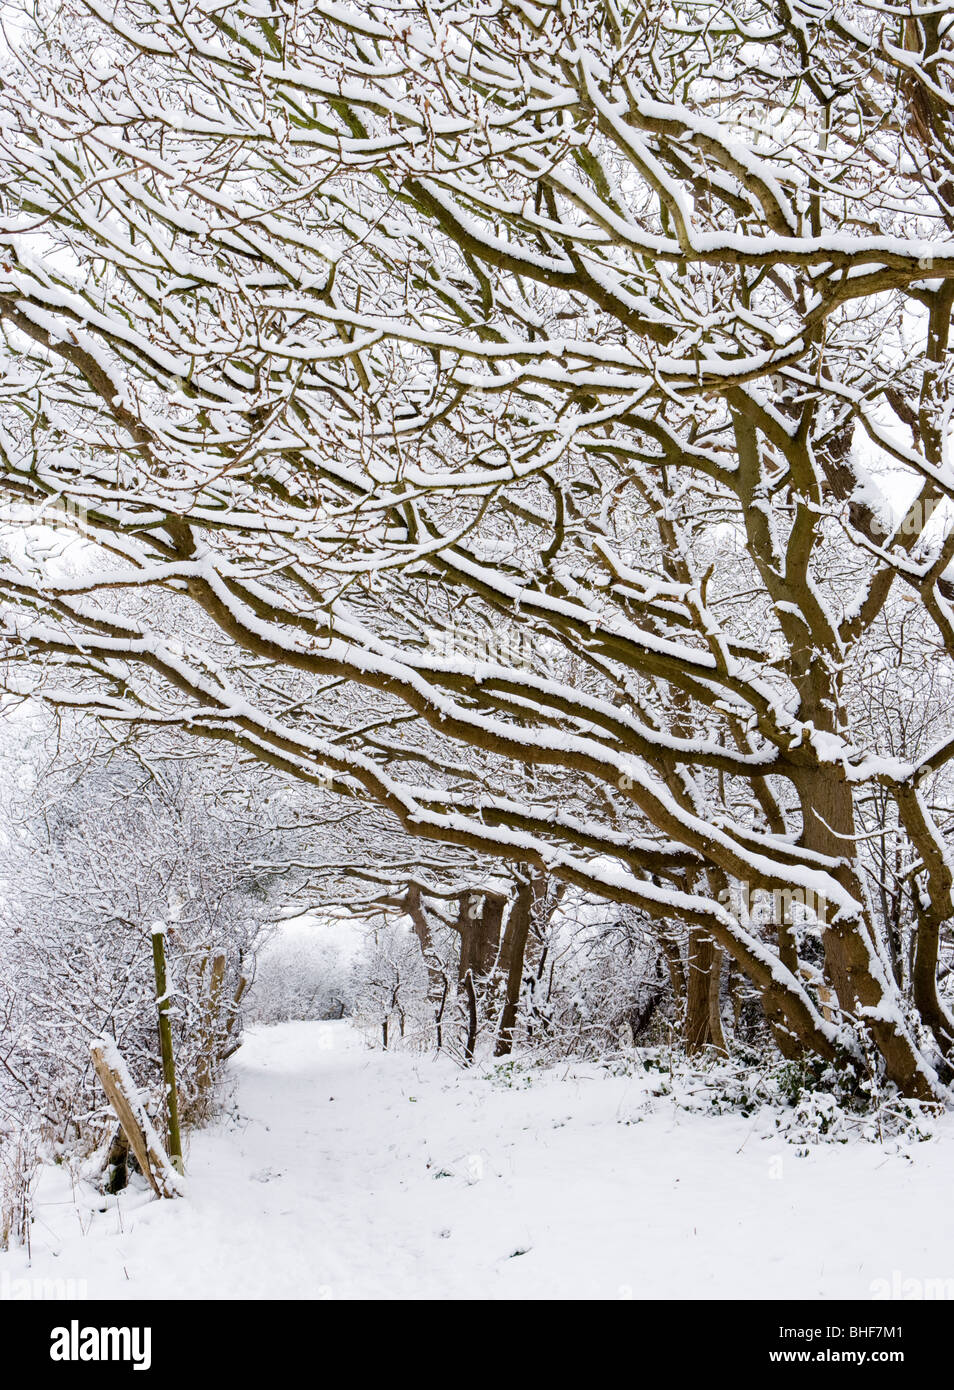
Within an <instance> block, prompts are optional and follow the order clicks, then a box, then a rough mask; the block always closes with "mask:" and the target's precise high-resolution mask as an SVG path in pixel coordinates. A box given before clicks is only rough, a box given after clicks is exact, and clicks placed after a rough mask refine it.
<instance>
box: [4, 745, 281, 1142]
mask: <svg viewBox="0 0 954 1390" xmlns="http://www.w3.org/2000/svg"><path fill="white" fill-rule="evenodd" d="M17 803H18V804H17V807H16V809H15V810H14V809H13V808H12V807H8V826H9V828H8V830H7V832H6V835H5V844H4V881H3V885H2V900H0V1058H2V1061H3V1068H2V1069H0V1105H3V1106H5V1107H6V1108H7V1110H8V1111H9V1112H11V1113H12V1114H14V1115H21V1116H22V1115H24V1114H33V1115H36V1116H39V1117H41V1118H42V1121H43V1124H44V1126H45V1127H46V1130H47V1132H48V1133H49V1136H50V1138H51V1139H52V1140H53V1141H55V1142H56V1143H58V1144H60V1145H61V1146H63V1147H64V1148H65V1149H67V1150H72V1151H76V1152H79V1153H83V1152H88V1151H89V1150H91V1149H92V1148H95V1147H96V1146H97V1145H98V1144H100V1143H101V1142H104V1141H105V1140H106V1139H108V1131H109V1130H110V1129H111V1128H112V1127H114V1124H115V1121H114V1119H113V1118H112V1117H111V1115H110V1113H109V1112H108V1109H107V1106H106V1103H105V1097H104V1095H103V1094H102V1091H101V1089H100V1087H99V1083H98V1081H97V1079H96V1077H95V1074H94V1072H93V1070H92V1067H91V1064H90V1058H89V1048H90V1043H91V1041H93V1040H94V1039H96V1038H98V1037H99V1036H100V1035H102V1034H104V1033H105V1034H108V1035H110V1036H112V1037H114V1038H115V1039H116V1040H117V1042H118V1045H119V1048H120V1050H121V1051H122V1053H123V1055H124V1056H125V1058H126V1060H127V1063H128V1065H129V1068H130V1070H131V1072H132V1073H133V1075H134V1076H135V1078H136V1080H137V1082H138V1083H139V1084H140V1085H141V1086H143V1087H144V1088H145V1090H146V1092H147V1094H149V1095H150V1096H151V1097H152V1100H153V1104H154V1106H155V1109H156V1113H157V1117H159V1118H160V1120H161V1118H162V1117H163V1116H164V1107H162V1106H161V1105H159V1104H158V1100H159V1097H160V1095H161V1064H160V1059H159V1055H158V1050H159V1049H158V1040H157V1012H156V985H155V977H154V971H153V957H152V933H153V930H154V928H155V926H156V924H163V925H164V927H165V949H166V962H167V970H168V993H169V996H170V998H171V1005H170V1009H169V1015H170V1018H171V1021H172V1028H173V1039H174V1051H175V1059H176V1068H177V1074H178V1083H179V1091H180V1108H181V1113H182V1116H183V1118H184V1120H185V1121H187V1122H188V1121H190V1120H193V1121H194V1120H198V1119H201V1118H202V1117H203V1115H204V1114H205V1113H207V1111H208V1109H209V1106H210V1104H211V1103H212V1101H213V1095H214V1082H215V1078H216V1075H217V1073H218V1069H219V1065H220V1061H221V1059H222V1058H223V1057H224V1056H225V1055H227V1054H228V1052H229V1051H230V1050H232V1049H233V1048H234V1047H235V1046H236V1045H237V1043H238V1041H239V1038H240V1031H241V1008H240V1006H241V1002H242V998H243V995H244V993H245V991H246V989H247V986H248V983H249V981H250V980H251V977H252V973H253V969H254V955H255V949H256V946H257V943H258V941H259V938H260V936H261V932H262V928H263V925H264V922H265V920H266V918H267V915H268V912H269V910H270V900H269V895H268V886H267V882H266V881H265V878H264V876H263V875H259V874H258V873H257V871H255V870H254V869H249V867H248V865H249V863H250V862H251V861H252V860H253V859H254V857H255V856H256V852H257V851H259V852H260V850H261V845H262V840H263V836H264V834H265V831H264V830H263V826H262V821H263V820H264V818H263V817H261V815H260V812H261V809H262V808H261V807H260V806H257V805H256V798H255V796H254V794H253V793H251V792H244V793H243V792H241V791H240V792H237V793H236V794H235V795H234V796H230V795H228V794H227V792H226V791H225V790H224V789H223V791H222V792H219V793H214V792H211V791H210V790H209V789H208V787H207V785H206V784H204V783H202V782H199V781H197V780H196V778H195V768H194V765H193V764H189V763H180V762H176V761H174V760H171V761H170V760H166V761H164V762H162V763H159V764H156V765H152V766H149V767H146V766H144V765H143V764H142V763H140V762H139V761H137V760H135V759H131V758H124V757H120V756H116V757H114V758H113V759H112V761H110V762H108V763H104V762H102V761H97V760H94V761H93V762H91V763H90V764H89V765H87V766H84V767H82V768H76V767H73V768H71V769H67V768H61V769H55V768H54V769H48V770H47V771H46V774H45V776H44V778H43V781H42V783H41V784H37V785H35V786H34V788H33V790H32V792H31V793H30V794H29V795H28V796H26V797H24V796H23V789H22V787H21V788H20V789H19V794H18V798H17ZM24 803H25V804H24ZM265 825H266V827H267V821H266V822H265Z"/></svg>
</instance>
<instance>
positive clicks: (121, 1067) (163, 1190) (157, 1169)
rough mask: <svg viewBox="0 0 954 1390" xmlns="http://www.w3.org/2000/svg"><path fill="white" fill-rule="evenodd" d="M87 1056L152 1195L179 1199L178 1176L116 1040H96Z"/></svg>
mask: <svg viewBox="0 0 954 1390" xmlns="http://www.w3.org/2000/svg"><path fill="white" fill-rule="evenodd" d="M90 1055H91V1057H92V1059H93V1066H94V1067H95V1068H96V1075H97V1076H98V1077H99V1079H100V1082H101V1083H102V1087H103V1090H104V1091H105V1092H106V1098H107V1100H108V1101H109V1103H110V1105H111V1106H112V1108H113V1112H114V1114H115V1115H116V1118H117V1119H118V1121H119V1123H120V1124H121V1125H122V1128H123V1133H124V1134H125V1136H126V1138H127V1139H128V1140H129V1147H130V1148H131V1149H132V1151H133V1153H134V1154H135V1155H136V1161H137V1162H138V1164H139V1167H140V1168H141V1169H142V1171H143V1174H144V1176H145V1178H146V1180H147V1181H148V1183H149V1185H150V1187H151V1188H152V1190H153V1192H155V1194H156V1196H157V1197H178V1196H179V1195H180V1193H181V1190H182V1189H181V1186H180V1184H179V1180H178V1176H177V1174H176V1173H175V1172H174V1171H173V1169H172V1168H170V1166H169V1160H168V1159H167V1158H166V1155H165V1153H164V1152H163V1148H162V1144H161V1143H160V1142H159V1136H158V1135H157V1134H156V1131H155V1130H154V1129H153V1126H152V1121H151V1120H150V1119H149V1116H148V1114H147V1113H146V1107H145V1105H144V1104H143V1100H142V1097H141V1095H140V1093H139V1088H138V1087H137V1086H136V1085H135V1083H134V1082H133V1080H132V1077H131V1076H130V1075H129V1072H128V1070H127V1068H126V1064H125V1062H124V1061H123V1058H122V1055H121V1054H120V1051H119V1048H118V1047H117V1046H116V1042H115V1040H114V1039H112V1038H99V1039H97V1041H96V1042H94V1043H93V1045H92V1047H91V1049H90Z"/></svg>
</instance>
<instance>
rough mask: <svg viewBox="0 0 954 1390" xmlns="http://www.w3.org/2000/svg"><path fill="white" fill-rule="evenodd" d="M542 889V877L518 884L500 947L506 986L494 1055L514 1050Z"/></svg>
mask: <svg viewBox="0 0 954 1390" xmlns="http://www.w3.org/2000/svg"><path fill="white" fill-rule="evenodd" d="M540 891H541V884H540V882H539V880H537V881H534V880H533V879H529V878H528V879H527V880H526V881H521V882H520V883H519V885H518V888H517V896H516V899H515V901H514V904H513V907H512V908H511V909H510V917H509V920H508V922H507V930H506V931H505V933H504V939H503V944H502V946H501V949H500V959H501V967H502V968H503V969H504V970H505V971H506V975H507V990H506V996H505V998H504V1006H503V1011H502V1012H501V1015H500V1025H499V1028H498V1032H497V1042H496V1044H495V1046H494V1056H495V1057H508V1056H509V1055H510V1053H511V1051H512V1050H513V1030H514V1027H515V1025H516V1022H517V1010H518V1007H519V1004H520V987H521V985H522V983H523V962H524V956H525V954H526V950H527V938H528V937H529V935H530V927H531V926H532V924H533V908H534V904H535V903H536V901H537V899H538V897H539V896H540Z"/></svg>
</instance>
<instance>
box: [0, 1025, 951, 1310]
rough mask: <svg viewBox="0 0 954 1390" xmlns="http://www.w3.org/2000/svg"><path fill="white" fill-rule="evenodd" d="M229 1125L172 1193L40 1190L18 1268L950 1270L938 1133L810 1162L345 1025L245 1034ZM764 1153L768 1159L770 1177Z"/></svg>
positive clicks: (494, 1292) (670, 1279)
mask: <svg viewBox="0 0 954 1390" xmlns="http://www.w3.org/2000/svg"><path fill="white" fill-rule="evenodd" d="M233 1067H234V1071H235V1078H236V1083H237V1090H236V1098H235V1106H236V1114H235V1115H233V1116H232V1117H231V1118H230V1119H227V1120H225V1121H222V1122H220V1123H219V1124H217V1125H216V1126H214V1127H213V1128H210V1129H209V1130H207V1131H204V1132H200V1133H197V1134H194V1135H193V1136H192V1141H191V1151H190V1154H189V1159H188V1170H189V1192H190V1195H189V1198H188V1200H186V1201H182V1202H168V1203H157V1202H154V1201H148V1200H146V1199H145V1196H144V1194H141V1193H138V1192H137V1193H132V1192H130V1193H127V1194H124V1195H123V1196H122V1197H121V1198H120V1199H118V1200H111V1202H110V1205H109V1207H108V1209H107V1210H106V1211H100V1210H98V1209H97V1207H102V1205H103V1199H102V1198H96V1197H95V1195H94V1194H92V1193H91V1192H89V1191H86V1192H85V1194H84V1192H83V1191H82V1190H81V1191H80V1192H78V1193H77V1194H75V1197H76V1200H74V1194H72V1193H71V1191H70V1188H69V1185H68V1183H67V1180H66V1178H65V1175H63V1174H62V1173H61V1171H60V1170H49V1171H48V1172H47V1173H45V1175H44V1178H43V1181H42V1184H41V1186H40V1189H39V1191H38V1194H37V1196H38V1209H37V1221H36V1223H35V1227H34V1231H35V1234H34V1251H33V1265H32V1268H31V1269H29V1270H27V1268H26V1261H25V1257H24V1255H23V1254H22V1253H20V1252H14V1253H11V1254H8V1255H0V1297H2V1296H3V1293H4V1290H5V1289H6V1290H7V1293H8V1296H9V1291H10V1290H11V1289H12V1288H14V1287H15V1286H14V1285H13V1284H12V1283H11V1281H12V1280H15V1279H17V1278H18V1277H21V1276H23V1275H25V1274H27V1273H29V1274H30V1275H31V1276H32V1277H34V1278H37V1277H38V1278H58V1279H78V1280H85V1281H86V1286H87V1291H88V1295H89V1296H90V1297H92V1298H100V1297H109V1298H114V1297H120V1298H122V1297H127V1298H136V1297H175V1298H216V1297H218V1298H232V1297H251V1298H355V1297H359V1298H360V1297H370V1298H406V1297H412V1298H457V1297H468V1296H476V1297H484V1298H486V1297H490V1298H535V1297H536V1298H540V1297H543V1298H551V1297H571V1298H611V1299H615V1298H626V1297H635V1298H645V1297H702V1298H709V1297H739V1298H753V1297H754V1298H775V1297H789V1296H792V1297H809V1298H811V1297H825V1298H832V1297H848V1298H866V1297H869V1296H870V1289H871V1282H872V1280H875V1279H878V1278H886V1279H889V1280H890V1279H891V1278H892V1274H893V1272H894V1271H895V1270H897V1271H899V1272H900V1275H901V1277H902V1278H916V1279H921V1280H926V1279H938V1278H951V1279H952V1284H951V1288H952V1290H954V1208H952V1204H951V1203H950V1200H949V1186H950V1173H951V1171H952V1166H954V1165H952V1159H954V1123H951V1124H948V1123H947V1122H945V1125H944V1126H943V1128H942V1132H941V1137H940V1138H938V1139H936V1140H934V1141H932V1142H930V1143H928V1144H922V1145H919V1146H917V1149H916V1150H915V1151H914V1158H913V1161H912V1160H910V1159H907V1158H905V1157H903V1156H901V1155H894V1156H886V1155H885V1153H884V1152H883V1151H881V1150H879V1149H878V1148H877V1147H875V1146H873V1145H864V1144H852V1145H850V1146H846V1147H841V1146H830V1147H826V1148H823V1149H819V1150H816V1151H815V1152H814V1153H813V1154H812V1155H810V1156H809V1157H807V1158H799V1157H797V1156H796V1155H795V1153H794V1151H793V1150H792V1149H791V1148H790V1147H788V1146H786V1145H785V1144H783V1143H782V1142H780V1141H779V1140H778V1139H777V1138H776V1137H774V1136H770V1137H762V1135H761V1133H760V1132H759V1131H760V1126H759V1124H755V1125H753V1122H752V1121H751V1120H744V1119H741V1118H739V1117H734V1116H733V1117H710V1116H702V1115H687V1114H685V1113H684V1112H681V1111H677V1110H675V1109H673V1107H672V1106H671V1104H670V1103H668V1102H666V1101H656V1102H655V1112H654V1113H652V1114H649V1115H648V1116H646V1117H645V1118H644V1119H643V1120H642V1121H641V1122H639V1123H631V1124H626V1123H622V1122H621V1121H624V1120H626V1119H627V1118H628V1117H629V1116H635V1115H636V1111H637V1108H638V1106H639V1103H640V1101H641V1100H642V1099H643V1095H644V1092H643V1083H642V1082H641V1081H640V1080H639V1079H637V1078H632V1077H629V1078H627V1077H607V1076H605V1075H600V1076H598V1075H597V1074H596V1073H592V1074H591V1073H589V1072H588V1071H587V1070H586V1069H576V1070H575V1071H574V1072H572V1073H571V1074H570V1075H569V1076H565V1075H564V1073H562V1072H555V1073H554V1072H550V1073H547V1074H546V1075H545V1076H539V1075H537V1074H534V1076H533V1079H532V1083H531V1084H530V1085H529V1086H524V1085H523V1084H522V1082H521V1084H518V1085H516V1086H514V1088H512V1089H509V1088H507V1087H503V1086H501V1085H500V1084H492V1083H491V1082H490V1081H489V1080H487V1079H486V1078H485V1077H481V1076H477V1075H464V1074H461V1073H460V1072H458V1071H457V1070H455V1069H454V1068H453V1067H452V1066H451V1065H450V1064H445V1063H440V1064H435V1063H434V1062H432V1061H430V1060H428V1059H423V1058H414V1057H408V1056H401V1055H394V1054H391V1055H384V1054H380V1053H375V1052H370V1051H368V1050H367V1049H366V1048H365V1047H364V1045H363V1044H362V1042H361V1041H360V1039H358V1038H357V1037H356V1035H355V1034H354V1033H353V1032H352V1031H351V1029H350V1028H349V1027H348V1025H347V1024H304V1023H299V1024H286V1025H282V1026H279V1027H276V1028H270V1029H263V1030H261V1031H258V1032H255V1033H253V1034H251V1035H250V1036H249V1038H248V1039H247V1041H246V1043H245V1045H244V1047H243V1048H242V1050H241V1051H240V1053H239V1054H238V1055H237V1056H236V1058H235V1060H234V1062H233ZM779 1160H781V1162H779Z"/></svg>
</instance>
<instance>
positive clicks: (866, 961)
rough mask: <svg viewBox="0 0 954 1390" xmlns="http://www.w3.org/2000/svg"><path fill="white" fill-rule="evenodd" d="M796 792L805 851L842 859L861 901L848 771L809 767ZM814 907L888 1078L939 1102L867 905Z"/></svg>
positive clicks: (845, 880)
mask: <svg viewBox="0 0 954 1390" xmlns="http://www.w3.org/2000/svg"><path fill="white" fill-rule="evenodd" d="M798 791H799V796H800V800H801V806H802V819H803V836H802V844H803V845H804V847H805V848H806V849H810V850H817V851H819V852H821V853H823V854H825V855H829V856H838V857H840V858H842V860H843V863H842V864H841V865H840V866H839V867H838V868H837V869H836V870H835V871H834V877H835V878H836V879H837V881H838V882H839V883H840V885H841V886H842V887H843V888H844V889H845V890H846V891H847V892H848V893H850V894H851V895H852V897H853V898H854V899H855V901H856V902H858V903H859V904H863V903H864V901H865V898H864V893H863V889H862V886H861V884H860V883H859V882H858V879H857V877H856V875H855V872H854V868H853V865H852V863H851V859H850V856H852V855H853V854H854V852H855V840H854V837H855V819H854V805H853V801H852V794H851V787H850V786H849V784H848V783H847V781H846V779H845V775H844V773H843V772H842V770H841V769H840V768H837V767H833V766H825V767H822V768H813V769H809V770H806V772H804V773H803V774H802V776H801V778H800V779H799V786H798ZM814 906H815V908H816V911H817V910H819V909H820V911H821V915H822V916H823V917H824V919H825V925H824V928H823V934H822V940H823V942H824V947H825V973H826V975H827V977H828V979H829V980H830V981H831V983H832V985H833V987H834V990H835V995H836V997H837V999H838V1004H839V1006H840V1008H841V1011H842V1013H843V1014H845V1015H847V1016H848V1017H851V1018H854V1019H856V1020H858V1022H859V1023H860V1025H861V1026H862V1027H864V1028H865V1029H866V1030H867V1032H868V1034H869V1036H870V1037H871V1038H872V1039H873V1041H874V1043H875V1045H876V1046H877V1048H878V1051H879V1052H880V1053H881V1056H882V1057H883V1059H884V1063H885V1071H886V1073H887V1076H888V1079H889V1080H891V1081H893V1082H894V1083H895V1085H896V1086H897V1087H898V1088H899V1090H900V1091H901V1092H902V1093H903V1094H904V1095H906V1096H914V1097H917V1098H920V1099H924V1100H930V1099H936V1098H937V1095H938V1091H939V1087H938V1081H937V1078H936V1076H935V1074H934V1071H933V1068H932V1067H931V1065H930V1063H929V1062H928V1061H927V1059H926V1058H925V1057H924V1056H923V1055H922V1053H921V1051H920V1049H919V1047H918V1045H917V1043H916V1042H915V1040H914V1038H913V1037H912V1035H911V1033H910V1031H909V1028H908V1025H907V1023H906V1017H905V1016H906V1010H905V1006H904V999H903V997H902V995H901V992H900V990H899V989H898V987H897V984H896V982H895V979H894V976H893V974H892V973H891V970H890V968H888V967H887V966H886V964H885V963H884V962H883V961H882V960H881V959H880V958H879V957H878V955H877V953H876V951H875V947H874V942H873V930H874V929H873V927H872V925H871V923H870V922H869V921H868V920H867V917H866V914H865V912H864V909H863V908H860V909H859V911H858V912H857V913H856V914H855V915H853V916H850V915H848V914H847V913H845V912H842V913H837V912H835V911H833V910H831V909H830V908H827V909H826V905H825V904H820V905H819V904H817V903H816V904H814Z"/></svg>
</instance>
